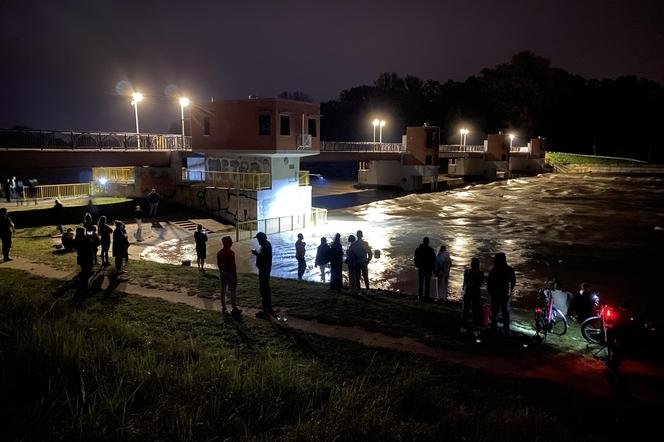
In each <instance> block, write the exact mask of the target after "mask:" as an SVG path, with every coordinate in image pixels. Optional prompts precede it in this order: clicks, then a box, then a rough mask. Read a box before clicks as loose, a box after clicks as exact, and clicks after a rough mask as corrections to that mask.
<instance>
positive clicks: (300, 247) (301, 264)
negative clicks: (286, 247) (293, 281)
mask: <svg viewBox="0 0 664 442" xmlns="http://www.w3.org/2000/svg"><path fill="white" fill-rule="evenodd" d="M303 239H304V235H302V234H301V233H298V234H297V241H295V259H297V279H302V276H303V275H304V271H305V270H306V269H307V261H306V260H305V259H304V255H305V251H306V246H307V243H305V242H304V241H303Z"/></svg>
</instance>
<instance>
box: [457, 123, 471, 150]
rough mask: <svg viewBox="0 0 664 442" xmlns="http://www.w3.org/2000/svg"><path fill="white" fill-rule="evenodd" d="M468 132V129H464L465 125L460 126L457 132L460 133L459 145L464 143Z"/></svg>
mask: <svg viewBox="0 0 664 442" xmlns="http://www.w3.org/2000/svg"><path fill="white" fill-rule="evenodd" d="M469 132H470V131H469V130H468V129H466V128H465V127H464V128H461V129H460V130H459V133H460V134H461V146H465V145H466V138H467V135H468V133H469Z"/></svg>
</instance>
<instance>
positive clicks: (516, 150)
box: [510, 146, 530, 153]
mask: <svg viewBox="0 0 664 442" xmlns="http://www.w3.org/2000/svg"><path fill="white" fill-rule="evenodd" d="M510 152H511V153H530V147H528V146H512V147H510Z"/></svg>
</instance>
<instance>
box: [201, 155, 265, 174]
mask: <svg viewBox="0 0 664 442" xmlns="http://www.w3.org/2000/svg"><path fill="white" fill-rule="evenodd" d="M206 161H207V170H210V171H214V172H235V171H240V172H253V173H270V172H271V171H272V165H271V163H270V159H269V158H260V157H251V156H242V157H239V156H224V157H208V158H207V159H206Z"/></svg>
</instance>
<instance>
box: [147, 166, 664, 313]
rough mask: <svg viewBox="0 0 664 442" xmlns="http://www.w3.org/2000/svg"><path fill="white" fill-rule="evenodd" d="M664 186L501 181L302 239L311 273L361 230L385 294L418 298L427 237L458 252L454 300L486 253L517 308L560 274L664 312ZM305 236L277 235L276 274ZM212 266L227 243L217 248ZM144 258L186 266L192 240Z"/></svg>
mask: <svg viewBox="0 0 664 442" xmlns="http://www.w3.org/2000/svg"><path fill="white" fill-rule="evenodd" d="M663 228H664V180H662V179H661V178H630V177H581V176H567V175H557V174H547V175H541V176H538V177H532V178H522V179H513V180H509V181H499V182H494V183H491V184H484V185H476V186H472V187H467V188H464V189H459V190H455V191H450V192H444V193H429V194H421V195H408V196H404V197H401V198H396V199H390V200H384V201H379V202H374V203H371V204H367V205H363V206H358V207H353V208H349V209H339V210H333V211H330V214H329V223H328V224H327V225H326V226H322V227H320V228H318V229H317V230H314V229H309V230H307V231H304V232H302V233H303V234H304V236H305V241H306V242H307V261H308V264H309V270H308V271H307V274H306V275H305V277H306V278H307V279H310V280H318V279H319V277H320V275H319V273H318V271H317V269H315V268H313V259H314V256H315V249H316V246H317V245H318V244H319V238H320V236H326V237H328V238H331V237H332V235H333V234H334V233H336V232H339V233H341V234H342V238H343V242H344V249H345V247H346V245H347V244H346V239H347V236H348V234H350V233H354V232H355V231H356V230H358V229H361V230H363V231H364V233H365V237H366V239H367V241H368V242H369V244H370V245H371V247H372V248H374V249H379V250H380V251H381V256H380V258H379V259H377V260H374V261H372V262H371V263H370V267H369V269H370V275H371V279H372V281H373V282H374V286H375V287H379V288H386V289H392V290H399V291H405V292H410V293H414V292H415V291H416V289H417V280H416V273H415V271H414V269H413V264H412V255H413V251H414V250H415V248H416V247H417V246H418V244H419V243H420V242H421V239H422V237H423V236H429V237H430V238H431V242H432V246H434V248H436V250H437V248H438V246H439V245H440V244H446V245H447V246H448V250H450V253H451V255H452V259H453V267H452V272H451V284H450V290H451V297H453V298H458V297H459V296H460V289H461V283H462V277H463V268H464V267H465V266H466V265H468V263H469V261H470V259H471V258H472V257H473V256H478V257H479V258H480V261H481V263H482V269H483V270H485V271H488V269H489V268H490V266H491V256H492V255H493V254H494V253H495V252H497V251H503V252H505V253H506V254H507V258H508V262H509V263H510V264H511V265H512V266H514V268H515V269H516V271H517V285H518V287H517V291H516V296H515V298H517V301H518V300H519V299H520V300H521V302H522V303H523V302H525V301H527V300H528V298H529V296H530V295H532V294H533V293H534V292H535V291H536V290H537V289H538V288H539V287H541V285H542V284H543V282H544V281H546V280H547V279H550V278H553V277H557V278H558V279H559V280H561V281H562V282H563V283H564V284H565V286H566V288H568V289H569V290H576V288H577V286H578V285H579V284H580V283H581V282H584V281H586V282H589V283H591V284H592V285H593V286H594V287H595V288H597V289H598V290H599V292H600V293H601V294H602V295H603V296H604V297H605V298H606V299H611V300H614V301H622V300H625V299H631V300H632V302H633V304H634V306H635V308H636V309H637V310H641V311H645V310H648V309H653V308H657V309H659V308H660V307H661V306H664V303H663V302H662V300H661V297H662V296H663V295H662V293H661V289H660V286H661V280H662V275H661V274H660V272H662V269H661V264H662V262H663V260H662V259H661V254H662V253H661V250H662V245H663V244H664V230H663ZM297 233H298V232H287V233H282V234H279V235H270V241H271V242H272V245H273V249H274V267H273V275H275V276H282V277H295V275H296V267H297V266H296V261H295V258H294V248H293V244H294V242H295V240H296V234H297ZM208 244H209V246H208V256H209V257H210V258H211V259H210V264H214V261H215V260H214V259H213V257H214V256H215V255H216V252H217V250H218V249H219V246H220V239H219V238H218V237H217V238H211V239H210V242H209V243H208ZM255 246H256V245H255V243H253V242H244V243H240V244H236V245H235V246H234V248H235V250H236V255H237V256H238V265H239V270H240V271H252V270H253V264H252V263H253V259H251V257H250V256H251V254H250V249H251V248H253V247H255ZM143 256H144V257H145V258H147V259H154V260H158V261H168V262H180V260H181V259H183V258H192V257H194V249H193V244H192V243H191V242H190V241H184V242H180V241H177V240H175V241H171V242H168V243H164V244H162V245H160V246H158V247H153V248H150V249H147V250H146V251H145V252H144V254H143Z"/></svg>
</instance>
